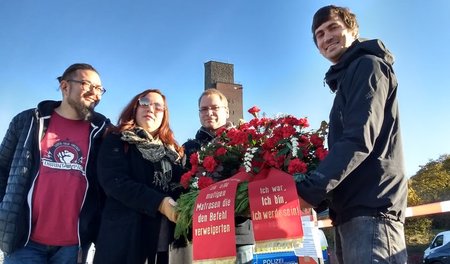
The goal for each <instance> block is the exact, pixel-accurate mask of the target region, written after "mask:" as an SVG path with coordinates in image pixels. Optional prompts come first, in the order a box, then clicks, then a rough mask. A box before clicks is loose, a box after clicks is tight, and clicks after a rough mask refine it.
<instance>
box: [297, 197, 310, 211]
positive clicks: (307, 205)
mask: <svg viewBox="0 0 450 264" xmlns="http://www.w3.org/2000/svg"><path fill="white" fill-rule="evenodd" d="M298 200H299V201H300V208H301V209H305V208H313V206H312V205H310V204H309V203H308V202H306V201H305V200H303V198H302V197H300V195H299V196H298Z"/></svg>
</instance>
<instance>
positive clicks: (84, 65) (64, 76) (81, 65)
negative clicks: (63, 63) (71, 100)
mask: <svg viewBox="0 0 450 264" xmlns="http://www.w3.org/2000/svg"><path fill="white" fill-rule="evenodd" d="M78 70H90V71H93V72H96V73H97V74H99V73H98V72H97V70H96V69H95V68H94V67H92V65H90V64H87V63H74V64H72V65H70V66H69V68H67V69H66V70H65V71H64V73H63V74H62V75H61V76H59V77H57V78H56V79H57V80H58V82H61V81H62V80H67V79H70V78H71V75H72V74H73V73H75V72H76V71H78Z"/></svg>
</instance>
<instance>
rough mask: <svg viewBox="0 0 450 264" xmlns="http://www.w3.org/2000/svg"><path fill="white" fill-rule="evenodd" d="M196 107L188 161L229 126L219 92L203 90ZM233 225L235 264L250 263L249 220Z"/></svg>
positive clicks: (252, 241) (225, 104) (238, 220)
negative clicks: (197, 125) (197, 124)
mask: <svg viewBox="0 0 450 264" xmlns="http://www.w3.org/2000/svg"><path fill="white" fill-rule="evenodd" d="M198 106H199V117H200V123H201V125H202V126H201V127H200V129H199V130H198V131H197V134H196V135H195V138H194V139H190V140H188V141H187V142H186V143H184V144H183V147H184V148H185V155H186V157H187V159H188V161H189V156H190V155H191V154H192V153H194V152H197V151H198V150H200V148H201V147H202V146H204V145H207V144H208V143H209V142H210V141H212V140H213V139H214V138H215V137H216V132H217V130H219V129H220V128H223V127H225V126H228V125H231V124H230V123H229V122H227V119H228V117H229V110H228V100H227V98H226V97H225V95H224V94H223V93H221V92H220V91H219V90H217V89H207V90H205V91H204V92H203V93H202V94H201V96H200V98H199V101H198ZM187 167H188V168H190V164H187ZM216 180H222V179H216ZM235 225H236V229H235V230H236V263H238V264H243V263H252V260H253V247H254V246H253V245H254V244H255V239H254V237H253V229H252V224H251V220H250V219H248V218H244V217H236V218H235ZM184 263H185V262H184Z"/></svg>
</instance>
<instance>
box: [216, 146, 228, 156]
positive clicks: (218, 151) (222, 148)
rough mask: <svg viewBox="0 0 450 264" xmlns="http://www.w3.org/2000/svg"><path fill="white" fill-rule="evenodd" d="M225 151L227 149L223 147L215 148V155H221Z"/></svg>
mask: <svg viewBox="0 0 450 264" xmlns="http://www.w3.org/2000/svg"><path fill="white" fill-rule="evenodd" d="M226 153H227V149H226V148H224V147H220V148H218V149H217V150H216V156H223V155H225V154H226Z"/></svg>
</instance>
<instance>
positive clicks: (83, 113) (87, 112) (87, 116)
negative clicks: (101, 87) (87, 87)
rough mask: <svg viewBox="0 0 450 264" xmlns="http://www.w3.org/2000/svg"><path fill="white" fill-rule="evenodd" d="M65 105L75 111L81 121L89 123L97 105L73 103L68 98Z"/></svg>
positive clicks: (73, 101)
mask: <svg viewBox="0 0 450 264" xmlns="http://www.w3.org/2000/svg"><path fill="white" fill-rule="evenodd" d="M67 103H68V104H69V105H70V106H71V107H72V108H73V109H75V111H76V112H77V114H78V117H80V119H81V120H84V121H91V120H92V116H93V113H94V108H95V106H96V105H97V102H96V103H93V104H91V106H86V105H84V104H83V103H82V102H81V101H75V100H73V99H72V98H70V97H69V98H68V100H67Z"/></svg>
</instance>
